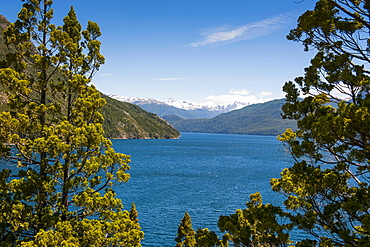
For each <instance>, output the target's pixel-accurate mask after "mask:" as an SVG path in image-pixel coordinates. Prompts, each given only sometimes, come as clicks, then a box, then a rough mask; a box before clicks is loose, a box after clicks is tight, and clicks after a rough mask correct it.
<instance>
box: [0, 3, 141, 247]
mask: <svg viewBox="0 0 370 247" xmlns="http://www.w3.org/2000/svg"><path fill="white" fill-rule="evenodd" d="M23 2H24V4H23V7H22V9H21V11H20V12H19V14H18V19H17V20H16V22H15V23H12V24H10V25H9V27H8V28H7V29H6V31H5V32H4V39H5V42H6V45H7V47H8V48H9V53H8V54H7V56H6V61H5V63H2V64H5V68H1V69H0V83H1V85H2V87H3V88H5V92H6V94H7V101H8V106H7V107H8V111H4V112H1V113H0V162H1V166H2V167H3V168H4V167H5V168H6V169H2V171H1V172H0V201H1V204H0V245H1V246H140V240H141V239H142V238H143V233H142V231H141V230H140V225H139V224H138V220H137V212H136V209H134V207H133V209H132V210H131V213H130V212H128V211H126V210H123V204H122V202H121V200H119V199H118V198H116V194H115V192H114V190H113V188H114V185H116V184H119V183H122V182H126V181H128V178H129V174H128V173H127V172H126V171H127V170H128V169H129V168H130V167H129V162H130V157H129V156H128V155H125V154H121V153H116V152H115V151H114V149H113V148H112V143H111V141H110V140H108V139H106V138H105V137H104V132H103V129H102V121H103V117H102V114H101V108H102V107H103V106H104V104H105V101H104V100H103V99H101V98H100V94H99V92H98V91H97V90H96V88H95V87H94V86H93V85H91V84H90V82H91V78H92V77H93V75H94V74H95V73H96V71H97V70H98V69H99V67H100V65H101V64H103V63H104V57H103V56H102V55H101V54H100V45H101V44H100V41H98V37H99V36H100V35H101V32H100V29H99V26H98V25H97V24H96V23H94V22H92V21H89V22H88V24H87V27H86V30H82V26H81V24H80V23H79V22H78V20H77V17H76V14H75V11H74V9H73V8H72V7H71V9H70V11H69V13H68V14H67V16H66V17H65V18H64V20H63V25H62V26H55V25H54V24H52V19H53V9H52V5H53V1H51V0H24V1H23Z"/></svg>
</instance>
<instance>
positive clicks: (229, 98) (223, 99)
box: [203, 89, 281, 105]
mask: <svg viewBox="0 0 370 247" xmlns="http://www.w3.org/2000/svg"><path fill="white" fill-rule="evenodd" d="M267 96H271V97H267ZM276 98H281V96H280V95H278V96H273V94H272V93H271V92H267V91H263V92H260V93H257V94H250V92H249V91H248V90H246V89H241V90H236V89H231V90H230V91H229V92H228V93H227V94H222V95H209V96H207V97H206V98H204V100H203V101H204V102H205V104H207V105H229V104H233V103H234V102H243V103H246V104H256V103H263V102H266V101H269V100H273V99H276Z"/></svg>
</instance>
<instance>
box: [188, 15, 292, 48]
mask: <svg viewBox="0 0 370 247" xmlns="http://www.w3.org/2000/svg"><path fill="white" fill-rule="evenodd" d="M291 20H292V18H291V17H290V16H289V15H287V14H282V15H279V16H275V17H272V18H269V19H265V20H262V21H258V22H253V23H249V24H246V25H244V26H241V27H236V28H233V29H229V30H219V31H210V32H207V33H204V34H202V36H204V38H203V39H202V40H200V41H198V42H194V43H190V44H189V45H190V46H193V47H200V46H205V45H210V44H225V43H233V42H237V41H240V40H250V39H255V38H258V37H260V36H264V35H267V34H270V33H274V32H276V31H278V30H280V29H281V28H282V26H283V24H285V23H288V22H290V21H291Z"/></svg>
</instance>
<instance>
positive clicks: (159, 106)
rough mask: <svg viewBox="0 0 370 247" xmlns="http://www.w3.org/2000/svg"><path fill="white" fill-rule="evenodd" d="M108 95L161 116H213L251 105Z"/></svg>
mask: <svg viewBox="0 0 370 247" xmlns="http://www.w3.org/2000/svg"><path fill="white" fill-rule="evenodd" d="M106 95H107V96H109V97H111V98H113V99H116V100H119V101H122V102H127V103H131V104H135V105H139V106H140V107H141V108H143V109H144V110H146V111H149V112H153V113H155V114H157V115H158V116H160V117H163V116H166V115H176V116H179V117H181V118H184V119H192V118H212V117H215V116H217V115H219V114H221V113H226V112H230V111H233V110H237V109H241V108H243V107H245V106H247V105H249V104H247V103H243V102H234V103H233V104H229V105H217V106H208V105H202V104H196V103H193V102H190V101H186V100H174V99H169V100H166V101H161V100H156V99H153V98H145V97H125V96H121V95H116V94H111V93H107V94H106Z"/></svg>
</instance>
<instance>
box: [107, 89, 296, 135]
mask: <svg viewBox="0 0 370 247" xmlns="http://www.w3.org/2000/svg"><path fill="white" fill-rule="evenodd" d="M108 95H109V96H110V97H112V98H115V99H117V100H121V101H125V102H130V103H133V104H137V105H139V106H140V107H142V108H143V109H145V110H147V111H149V112H152V113H155V114H157V115H158V116H160V117H162V118H163V119H165V120H166V121H167V122H169V123H170V124H171V125H172V126H174V127H175V128H176V129H177V130H179V131H180V132H201V133H227V134H253V135H279V134H282V133H283V132H284V131H285V130H286V129H287V128H292V129H296V122H295V121H293V120H287V119H283V118H282V116H281V114H282V110H281V108H282V106H283V105H284V104H285V99H277V100H272V101H269V102H265V103H259V104H252V105H246V104H240V103H237V102H235V103H234V104H232V105H227V106H217V107H210V106H205V105H197V104H193V103H191V102H188V101H184V100H181V101H176V100H168V101H160V100H156V99H152V98H140V97H124V96H119V95H112V94H108Z"/></svg>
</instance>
